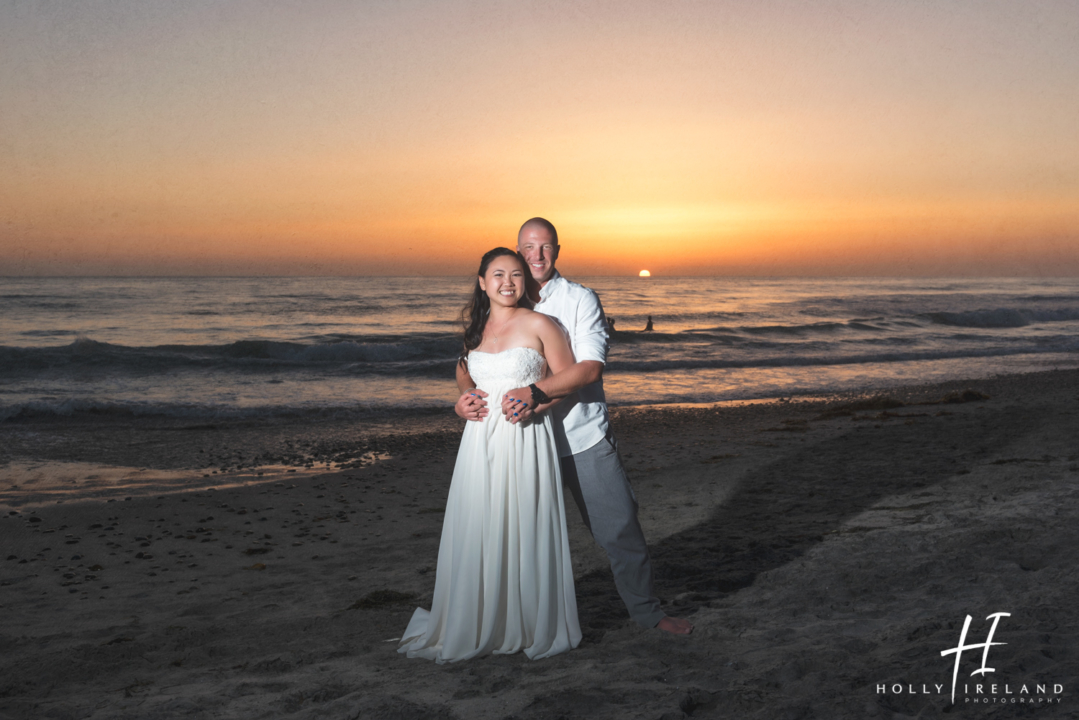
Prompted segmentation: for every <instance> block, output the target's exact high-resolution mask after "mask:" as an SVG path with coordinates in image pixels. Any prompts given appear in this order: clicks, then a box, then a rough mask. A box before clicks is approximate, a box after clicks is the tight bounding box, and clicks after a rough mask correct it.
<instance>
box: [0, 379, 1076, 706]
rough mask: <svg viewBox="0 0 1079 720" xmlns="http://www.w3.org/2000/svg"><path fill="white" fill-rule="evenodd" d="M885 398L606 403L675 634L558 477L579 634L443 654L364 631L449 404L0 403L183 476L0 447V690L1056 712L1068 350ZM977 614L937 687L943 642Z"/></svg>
mask: <svg viewBox="0 0 1079 720" xmlns="http://www.w3.org/2000/svg"><path fill="white" fill-rule="evenodd" d="M964 391H967V392H966V393H965V394H964ZM885 395H886V399H881V398H876V399H871V400H867V399H866V398H859V397H855V396H850V397H837V398H831V399H828V400H817V401H813V402H800V401H790V402H773V403H763V404H754V405H745V406H736V405H735V406H724V407H710V406H709V407H693V408H627V409H621V410H618V411H616V413H615V415H614V424H615V431H616V433H617V435H618V437H619V439H620V444H621V450H622V453H623V456H624V458H625V460H626V464H627V467H628V469H629V471H630V474H631V478H632V481H633V483H634V488H635V491H636V493H637V497H638V500H639V503H640V508H641V510H640V518H641V523H642V526H643V527H644V530H645V533H646V536H647V537H648V539H649V543H650V546H651V549H652V553H653V562H654V565H655V570H656V581H657V591H658V594H659V595H660V597H661V598H663V600H664V602H665V607H666V608H667V609H668V612H669V613H670V614H672V615H682V616H685V617H688V618H690V620H691V621H692V622H693V623H694V624H695V626H696V630H695V632H694V633H693V634H692V635H691V636H688V637H674V636H670V635H666V634H663V633H661V632H659V631H656V630H641V629H639V628H637V626H636V625H634V624H633V623H631V622H630V621H629V619H628V617H627V616H626V613H625V610H624V608H623V607H622V605H621V603H620V601H619V599H618V597H617V595H616V593H615V590H614V586H613V583H612V580H611V576H610V571H609V570H608V569H607V568H606V561H605V559H604V557H603V554H602V551H600V550H599V549H598V548H597V547H596V546H595V545H594V543H593V542H592V541H591V539H590V538H589V537H588V534H587V531H586V530H585V528H584V527H583V525H582V524H581V522H580V519H579V516H578V514H577V511H576V508H575V507H574V506H572V501H570V503H571V506H570V507H569V513H568V514H569V516H570V518H571V521H572V527H571V547H572V552H573V561H574V568H575V577H576V582H577V595H578V603H579V614H580V620H581V624H582V628H583V630H584V640H583V641H582V643H581V646H580V647H579V648H578V649H576V650H574V651H572V652H570V653H566V654H563V655H560V656H557V657H555V658H550V659H546V660H541V661H536V662H532V661H529V660H528V659H527V658H525V657H524V656H523V655H520V654H518V655H514V656H498V657H488V658H483V659H479V660H475V661H468V662H464V663H456V664H448V665H442V666H439V665H436V664H434V663H431V662H427V661H421V660H409V659H406V658H404V657H402V656H400V655H398V654H397V653H396V652H395V649H396V643H395V642H389V639H390V638H396V637H398V636H399V635H400V634H401V632H402V630H403V629H404V627H405V624H406V623H407V621H408V618H409V616H410V615H411V613H412V611H413V609H414V608H415V607H416V606H424V607H429V604H430V598H431V592H432V590H433V585H434V566H435V562H436V557H437V550H438V539H439V533H440V530H441V522H442V508H443V505H444V502H445V496H446V491H447V488H448V483H449V479H450V475H451V472H452V465H453V459H454V456H455V452H456V447H457V441H458V438H459V433H460V425H461V423H460V421H458V420H457V419H456V418H453V417H446V416H435V417H428V418H421V419H416V418H412V419H409V420H407V421H401V422H395V421H393V420H392V419H386V420H385V421H382V422H380V423H378V424H373V423H368V424H366V425H362V426H350V425H346V424H341V423H336V424H335V423H326V424H325V425H319V426H310V425H308V426H303V427H299V426H289V425H275V426H260V425H258V424H257V423H252V424H251V425H249V426H182V425H176V424H169V423H164V422H160V423H159V422H154V421H147V420H140V421H137V422H132V421H131V420H129V419H123V418H104V419H102V420H101V421H99V422H96V423H94V424H89V423H87V424H86V425H85V426H79V427H73V426H72V424H70V423H67V424H65V423H55V424H50V423H48V422H25V423H4V424H3V425H0V445H2V447H3V450H2V454H0V459H2V460H3V461H5V465H4V466H3V467H4V468H8V471H9V473H11V474H13V473H14V468H16V463H17V462H26V461H28V460H30V459H32V460H33V461H34V462H42V461H53V462H65V463H73V462H85V463H97V464H113V465H116V466H120V467H131V468H137V469H142V470H147V471H148V470H153V469H157V470H159V471H161V472H166V471H167V472H174V471H177V470H179V471H188V472H190V478H189V480H187V481H186V482H187V484H186V485H184V484H182V483H181V484H179V485H178V484H177V483H176V482H174V481H173V482H171V484H164V483H163V484H161V485H160V486H154V485H153V484H152V483H148V484H147V485H146V486H144V487H142V488H139V490H138V491H137V492H134V491H133V492H126V491H124V490H119V489H118V490H116V491H115V492H114V491H112V490H110V489H109V488H108V487H105V486H102V487H101V488H99V489H98V490H99V492H98V497H97V499H94V500H91V501H75V500H74V499H73V497H74V496H68V498H67V499H65V500H64V501H63V502H62V503H60V504H57V503H56V496H55V495H51V494H48V493H44V492H42V493H38V494H37V495H36V496H35V495H34V494H33V493H32V492H31V493H30V494H29V495H26V494H25V493H24V494H19V492H17V491H18V490H20V489H21V490H25V489H26V487H22V488H18V489H16V491H12V490H11V488H10V485H11V484H13V483H12V481H11V479H10V478H9V477H8V476H7V475H4V474H3V473H4V472H5V471H4V470H3V469H2V468H0V492H4V497H5V498H6V501H7V502H9V503H12V504H13V505H12V507H13V509H5V510H4V515H3V519H2V520H0V537H2V538H3V549H2V555H0V611H2V612H0V617H2V619H0V657H2V660H0V718H31V717H33V718H37V717H48V718H171V717H192V718H218V717H236V718H277V717H296V718H322V717H325V718H355V717H362V718H462V719H465V718H509V717H514V718H522V719H524V718H557V717H566V718H574V717H582V718H584V717H588V718H637V717H640V718H682V717H694V718H698V717H704V718H707V717H746V718H792V719H793V718H809V717H818V718H903V717H922V718H932V717H938V716H943V715H944V714H950V712H951V711H956V712H963V713H966V714H967V716H977V717H979V718H980V717H989V718H995V717H1013V716H1024V717H1025V716H1028V715H1030V714H1031V713H1038V715H1039V716H1044V717H1079V701H1077V700H1076V699H1075V691H1076V688H1077V681H1079V656H1077V652H1079V650H1077V647H1079V646H1077V641H1079V612H1077V611H1076V609H1075V598H1076V597H1079V577H1077V573H1076V563H1075V559H1074V557H1075V552H1076V549H1077V548H1079V442H1077V438H1079V372H1076V371H1054V372H1046V373H1038V374H1033V375H1023V376H1010V377H1003V378H996V379H992V380H979V381H972V382H965V383H949V384H947V385H940V386H933V387H922V388H898V389H894V390H893V391H891V392H888V393H886V394H885ZM945 400H947V402H945ZM271 465H273V466H280V467H278V468H277V472H278V473H279V474H278V475H275V476H272V477H269V476H267V475H264V476H262V477H261V478H260V477H259V476H258V475H257V472H258V471H259V468H260V467H268V466H271ZM288 469H296V470H298V472H296V473H288V472H287V470H288ZM215 470H216V474H214V471H215ZM204 475H205V476H207V477H203V476H204ZM240 476H242V477H240ZM21 477H23V478H25V477H26V475H25V473H24V474H23V475H22V476H21ZM230 477H231V478H232V480H230ZM237 477H240V479H239V480H238V481H237V480H236V478H237ZM5 478H7V480H6V481H5V480H4V479H5ZM71 479H73V480H75V481H76V482H78V478H77V477H74V476H73V477H72V478H71ZM24 481H25V480H24ZM239 483H249V484H239ZM208 484H217V485H218V487H216V488H212V489H208V488H207V487H206V486H207V485H208ZM125 492H126V494H125ZM20 497H23V498H25V497H31V498H34V497H36V499H37V501H38V502H36V503H30V504H26V503H22V504H20V503H19V502H18V501H17V498H20ZM126 497H130V498H131V499H129V500H127V499H124V498H126ZM110 500H111V502H110ZM995 612H1009V613H1011V615H1010V617H1004V618H1002V619H1001V621H1000V625H999V627H998V629H997V632H996V636H995V638H994V642H1003V643H1007V644H1006V645H1002V646H996V647H993V648H992V649H991V654H990V657H989V659H990V663H989V665H990V666H991V667H994V668H996V671H995V673H992V674H989V675H987V676H986V678H985V679H984V680H979V678H978V676H974V677H971V675H970V673H971V672H972V671H973V670H975V669H977V668H978V667H979V665H980V656H981V650H980V649H978V650H977V651H974V650H972V651H968V652H966V653H965V654H964V656H963V658H962V663H961V668H960V672H959V681H958V694H957V696H956V700H957V707H955V708H949V705H950V703H951V690H952V672H953V662H954V660H953V659H952V657H951V656H948V657H942V656H941V654H940V653H941V651H942V650H947V649H949V648H953V647H955V646H956V645H958V644H959V635H960V632H961V630H962V628H963V622H964V618H965V617H966V616H967V615H971V616H972V617H973V620H972V623H971V627H970V634H969V637H968V639H967V642H968V643H972V642H984V640H985V636H986V632H987V629H988V625H989V623H987V622H986V621H985V618H986V616H988V615H989V614H991V613H995ZM978 682H980V683H981V684H983V686H984V687H983V688H982V691H981V692H977V689H976V687H975V683H978ZM991 683H997V684H998V685H999V687H998V688H996V690H997V692H996V694H993V693H991V692H990V687H989V686H990V684H991ZM964 685H966V686H968V687H967V688H966V689H965V688H964ZM1005 685H1007V688H1008V690H1009V692H1005V687H1004V686H1005ZM1057 685H1060V686H1062V692H1060V693H1057V692H1055V687H1056V686H1057ZM881 686H883V687H884V688H885V689H884V691H883V692H882V691H881V690H880V687H881ZM937 686H940V687H939V688H938V687H937ZM1024 686H1026V687H1027V689H1028V692H1027V693H1025V694H1024V693H1022V692H1021V689H1022V688H1023V687H1024ZM1039 686H1044V687H1045V690H1044V691H1043V692H1039V691H1038V688H1039ZM896 687H899V688H900V690H899V691H897V690H895V688H896ZM923 690H924V692H923ZM1001 699H1004V700H1005V701H1006V702H1000V700H1001ZM1019 699H1023V700H1024V702H1022V703H1020V702H1018V700H1019ZM1012 700H1015V702H1012ZM1027 701H1032V702H1027Z"/></svg>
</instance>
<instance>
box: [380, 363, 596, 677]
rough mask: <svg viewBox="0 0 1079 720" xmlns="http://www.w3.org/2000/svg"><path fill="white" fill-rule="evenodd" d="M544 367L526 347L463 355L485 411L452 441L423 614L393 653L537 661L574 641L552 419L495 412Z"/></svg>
mask: <svg viewBox="0 0 1079 720" xmlns="http://www.w3.org/2000/svg"><path fill="white" fill-rule="evenodd" d="M546 367H547V365H546V361H545V360H544V358H543V356H542V355H541V354H540V353H539V352H537V351H536V350H533V349H532V348H513V349H511V350H506V351H503V352H500V353H484V352H477V351H475V350H473V351H472V352H471V353H469V356H468V371H469V374H470V375H471V376H472V379H473V380H475V381H476V384H477V386H478V387H479V388H480V389H482V390H484V391H486V392H487V393H488V409H489V412H488V414H487V417H486V418H484V419H483V420H482V421H480V422H469V423H467V424H466V425H465V430H464V434H463V435H462V437H461V449H460V450H459V451H458V453H457V464H456V466H455V467H454V469H453V480H452V481H451V482H450V490H449V497H448V499H447V501H446V519H445V522H444V524H443V526H442V542H441V544H440V546H439V548H438V571H437V574H436V577H435V594H434V598H433V599H432V602H431V610H430V612H428V611H427V610H424V609H423V608H417V609H416V612H415V613H414V614H413V615H412V620H411V621H409V623H408V628H407V629H406V630H405V634H404V636H403V637H402V638H401V645H400V648H399V649H398V652H402V653H407V654H408V657H422V658H428V659H431V660H435V661H436V662H439V663H443V662H452V661H456V660H465V659H468V658H471V657H476V656H478V655H486V654H488V653H514V652H517V651H519V650H523V651H524V653H525V655H527V656H528V657H529V658H532V659H537V658H543V657H549V656H551V655H556V654H558V653H560V652H565V651H566V650H569V649H571V648H575V647H577V644H578V643H579V642H580V640H581V628H580V624H579V623H578V621H577V600H576V597H575V595H574V589H573V566H572V565H571V563H570V556H569V537H568V535H567V533H566V514H565V506H564V504H563V502H562V475H561V470H560V467H559V462H558V450H557V448H556V447H555V439H554V433H553V430H552V428H551V419H550V417H549V416H548V415H547V414H546V413H544V414H542V415H539V416H535V417H533V419H532V420H531V421H529V422H523V423H517V424H512V423H510V422H509V421H507V420H506V419H505V418H504V417H503V416H502V413H501V412H500V408H499V405H500V401H501V398H502V395H503V394H504V393H505V392H506V391H507V390H511V389H513V388H519V387H526V386H528V385H529V384H531V383H534V382H536V381H537V380H539V379H540V378H542V377H543V376H544V374H545V373H546Z"/></svg>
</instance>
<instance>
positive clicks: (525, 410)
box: [502, 388, 535, 423]
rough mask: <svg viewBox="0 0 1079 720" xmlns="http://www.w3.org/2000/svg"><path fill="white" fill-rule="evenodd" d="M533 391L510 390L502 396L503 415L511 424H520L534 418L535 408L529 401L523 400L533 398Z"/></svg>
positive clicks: (522, 389)
mask: <svg viewBox="0 0 1079 720" xmlns="http://www.w3.org/2000/svg"><path fill="white" fill-rule="evenodd" d="M531 396H532V391H531V390H529V389H528V388H517V389H516V390H510V391H509V392H508V393H506V394H505V395H503V396H502V414H503V415H505V416H506V419H507V420H509V421H510V422H511V423H519V422H521V421H522V420H528V419H529V418H531V417H532V413H533V412H534V411H535V408H533V407H532V405H531V404H529V402H528V401H527V400H524V399H522V398H526V397H531Z"/></svg>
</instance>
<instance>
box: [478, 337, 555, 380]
mask: <svg viewBox="0 0 1079 720" xmlns="http://www.w3.org/2000/svg"><path fill="white" fill-rule="evenodd" d="M546 372H547V360H546V359H545V358H544V357H543V355H541V354H540V353H539V351H538V350H536V349H534V348H530V347H516V348H510V349H509V350H503V351H502V352H499V353H486V352H480V351H479V350H473V351H472V352H470V353H469V354H468V374H469V375H471V376H472V379H473V380H475V382H476V387H478V388H480V389H481V390H487V391H490V390H491V389H494V388H496V387H501V388H515V387H525V386H526V385H531V384H532V383H534V382H536V381H537V380H540V379H542V378H543V376H544V374H546Z"/></svg>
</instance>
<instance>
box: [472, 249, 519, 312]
mask: <svg viewBox="0 0 1079 720" xmlns="http://www.w3.org/2000/svg"><path fill="white" fill-rule="evenodd" d="M480 289H481V290H483V291H484V292H486V293H487V297H489V298H490V299H491V304H492V305H501V306H502V307H513V306H514V305H516V304H517V301H518V300H520V299H521V298H522V297H524V294H525V271H524V266H522V265H521V261H520V260H518V259H517V257H515V256H513V255H502V256H500V257H496V258H495V259H494V260H492V261H491V264H490V265H488V266H487V273H486V274H485V275H484V276H483V277H481V278H480Z"/></svg>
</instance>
